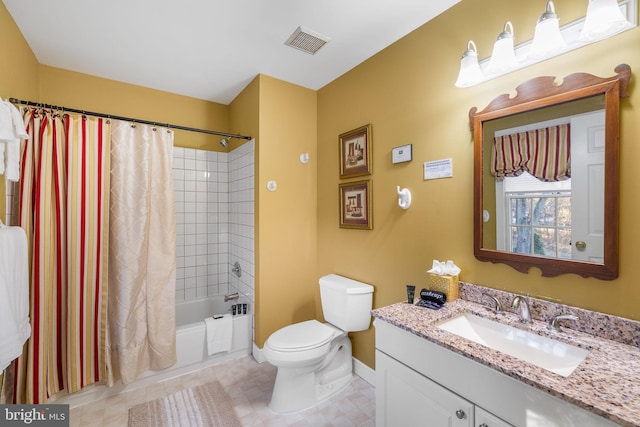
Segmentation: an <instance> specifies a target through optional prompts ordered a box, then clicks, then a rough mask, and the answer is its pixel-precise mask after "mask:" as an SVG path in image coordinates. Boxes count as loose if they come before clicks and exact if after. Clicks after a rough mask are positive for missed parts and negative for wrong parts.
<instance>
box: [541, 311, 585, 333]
mask: <svg viewBox="0 0 640 427" xmlns="http://www.w3.org/2000/svg"><path fill="white" fill-rule="evenodd" d="M563 319H566V320H579V319H578V316H574V315H573V314H560V315H558V316H553V317H552V318H551V320H550V321H549V325H547V328H548V329H550V330H552V331H556V332H562V328H561V327H560V323H558V320H563Z"/></svg>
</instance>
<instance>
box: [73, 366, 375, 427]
mask: <svg viewBox="0 0 640 427" xmlns="http://www.w3.org/2000/svg"><path fill="white" fill-rule="evenodd" d="M275 376H276V369H275V368H274V367H273V366H271V365H269V364H268V363H262V364H259V363H256V361H255V360H254V359H253V358H252V357H251V356H246V357H242V358H239V359H236V360H232V361H228V362H223V363H220V364H218V365H214V366H210V367H208V368H205V369H202V370H200V371H197V372H192V373H189V374H186V375H182V376H180V377H176V378H172V379H169V380H165V381H162V382H158V383H156V384H153V385H150V386H146V387H142V388H138V389H136V390H132V391H129V392H126V393H121V394H119V395H116V396H111V397H108V398H106V399H104V400H101V401H96V402H92V403H88V404H85V405H82V406H78V407H76V408H72V409H71V413H70V419H71V420H70V424H71V427H126V425H127V412H128V409H129V408H130V407H132V406H135V405H137V404H139V403H143V402H148V401H150V400H154V399H157V398H160V397H163V396H165V395H167V394H171V393H174V392H176V391H179V390H183V389H188V388H191V387H194V386H197V385H200V384H206V383H207V382H210V381H212V380H216V379H217V380H218V381H220V383H221V384H222V385H223V386H224V388H225V390H226V391H227V393H228V394H229V396H230V397H231V399H232V400H233V403H234V407H235V410H236V413H237V415H238V418H239V419H240V421H241V422H242V425H243V426H247V427H263V426H264V427H266V426H269V427H271V426H273V427H280V426H283V427H325V426H327V427H328V426H335V427H356V426H362V427H374V425H375V418H374V417H375V397H374V387H373V386H371V385H370V384H369V383H367V382H366V381H364V380H363V379H362V378H360V377H358V376H357V375H354V377H353V381H352V382H351V384H350V385H349V386H348V387H347V388H346V389H344V390H343V391H342V392H340V393H339V394H338V395H336V396H334V397H333V398H331V399H328V400H326V401H324V402H321V403H320V404H319V405H317V406H315V407H313V408H311V409H308V410H306V411H301V412H298V413H295V414H288V415H279V414H275V413H273V412H272V411H271V410H270V409H269V408H268V404H269V400H270V398H271V390H272V389H273V382H274V380H275ZM212 427H214V426H212Z"/></svg>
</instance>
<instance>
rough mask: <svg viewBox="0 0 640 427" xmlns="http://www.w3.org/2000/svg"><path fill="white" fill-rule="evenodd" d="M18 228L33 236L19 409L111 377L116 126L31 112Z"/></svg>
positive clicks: (19, 370)
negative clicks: (109, 288) (110, 290)
mask: <svg viewBox="0 0 640 427" xmlns="http://www.w3.org/2000/svg"><path fill="white" fill-rule="evenodd" d="M25 114H26V116H25V124H26V127H27V131H28V133H29V139H27V140H25V142H24V144H25V145H24V148H23V152H22V161H21V165H22V170H21V177H20V226H21V227H22V228H24V230H25V231H26V233H27V237H28V241H29V258H30V259H29V262H30V276H31V277H30V306H31V321H32V336H31V338H30V339H29V340H28V342H27V344H25V350H24V352H23V355H22V356H21V357H20V358H19V359H18V360H17V361H16V362H15V380H14V396H13V400H14V402H16V403H43V402H46V401H47V400H48V399H49V398H50V397H51V396H53V395H55V394H56V393H58V392H60V391H62V390H65V391H66V392H68V393H73V392H75V391H78V390H80V389H81V388H83V387H85V386H87V385H90V384H93V383H98V382H104V381H105V379H106V365H107V363H106V362H107V358H108V355H107V353H106V316H107V310H106V304H107V298H106V296H107V271H108V238H109V234H108V219H109V217H108V207H109V176H110V175H109V170H110V147H109V144H110V125H109V123H108V121H106V120H104V119H101V118H95V117H87V116H82V115H64V116H61V115H60V114H58V113H57V112H55V111H48V110H42V109H29V110H27V111H26V113H25Z"/></svg>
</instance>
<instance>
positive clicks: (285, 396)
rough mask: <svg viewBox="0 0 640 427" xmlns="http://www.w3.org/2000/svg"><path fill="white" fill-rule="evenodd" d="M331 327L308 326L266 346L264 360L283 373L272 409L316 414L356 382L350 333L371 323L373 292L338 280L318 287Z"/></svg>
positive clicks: (278, 335)
mask: <svg viewBox="0 0 640 427" xmlns="http://www.w3.org/2000/svg"><path fill="white" fill-rule="evenodd" d="M318 282H319V285H320V299H321V300H322V312H323V314H324V318H325V319H326V321H327V323H321V322H319V321H317V320H307V321H305V322H300V323H295V324H293V325H289V326H285V327H284V328H282V329H279V330H277V331H276V332H274V333H273V334H271V336H269V338H268V339H267V341H266V342H265V343H264V347H263V349H262V352H263V355H264V358H265V359H266V360H267V362H269V363H271V364H272V365H274V366H275V367H277V368H278V372H277V374H276V382H275V384H274V386H273V393H272V395H271V402H270V403H269V408H270V409H271V410H272V411H274V412H277V413H287V412H296V411H301V410H303V409H307V408H310V407H312V406H314V405H316V404H317V403H319V402H321V401H322V400H325V399H327V398H329V397H331V396H334V395H335V394H337V393H339V392H340V391H341V390H342V389H344V388H345V387H346V386H347V385H349V383H350V382H351V378H352V371H353V362H352V358H351V341H350V340H349V336H348V335H347V334H348V333H349V332H356V331H365V330H367V329H369V324H370V323H371V307H372V301H373V286H371V285H368V284H366V283H362V282H358V281H356V280H352V279H349V278H347V277H343V276H339V275H337V274H329V275H326V276H323V277H321V278H320V280H319V281H318Z"/></svg>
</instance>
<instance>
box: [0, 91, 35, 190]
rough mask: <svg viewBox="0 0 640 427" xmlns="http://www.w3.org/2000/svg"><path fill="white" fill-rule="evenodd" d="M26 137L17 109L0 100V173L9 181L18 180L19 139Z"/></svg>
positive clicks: (27, 135)
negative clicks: (0, 155) (0, 151)
mask: <svg viewBox="0 0 640 427" xmlns="http://www.w3.org/2000/svg"><path fill="white" fill-rule="evenodd" d="M28 137H29V134H27V131H26V129H25V127H24V122H23V121H22V116H20V112H19V111H18V109H17V108H16V107H14V106H13V104H11V103H10V102H7V101H4V100H2V98H0V141H1V142H3V143H2V144H0V150H2V154H3V156H2V157H3V159H1V160H2V167H1V168H0V169H2V170H1V171H0V173H4V174H5V177H6V179H7V180H9V181H16V182H17V181H18V180H19V179H20V139H21V138H22V139H24V138H28ZM5 150H6V155H5V154H4V152H5Z"/></svg>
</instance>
